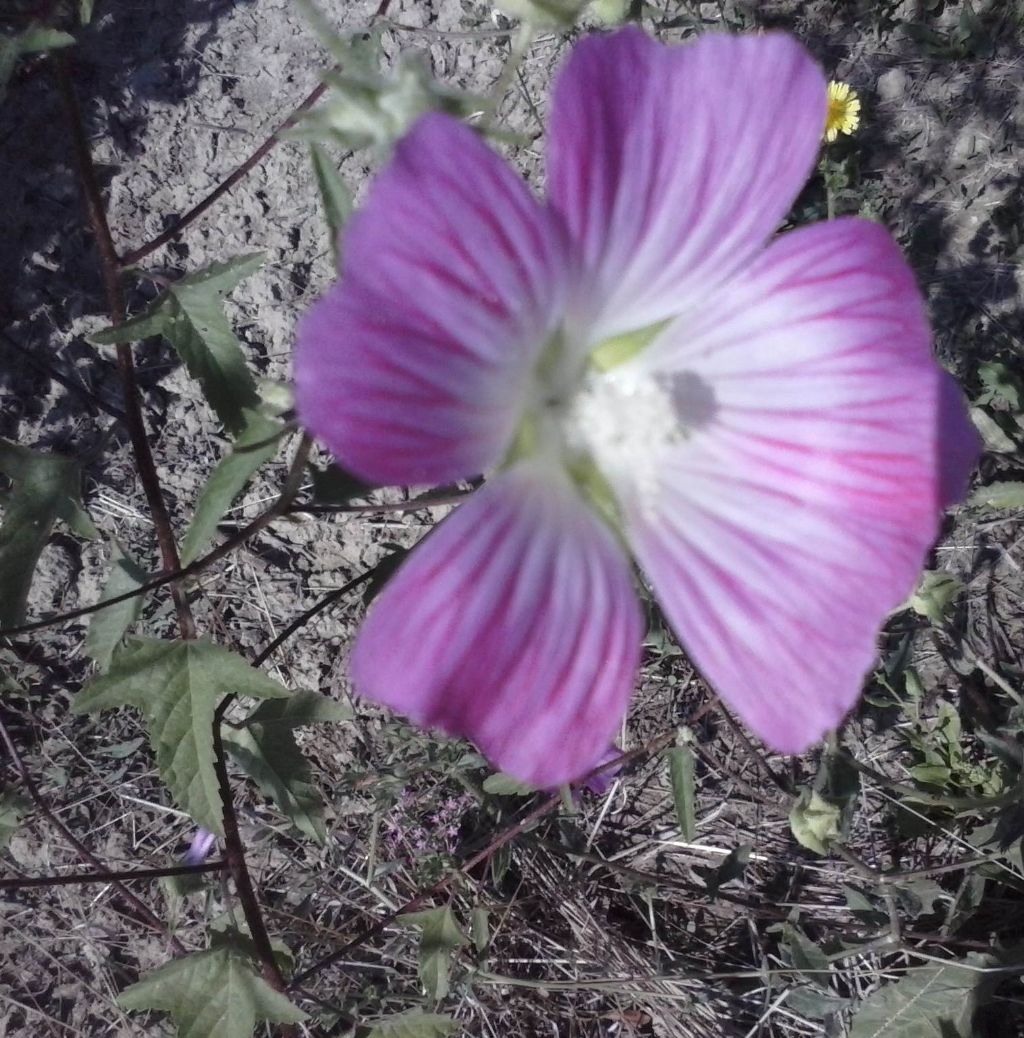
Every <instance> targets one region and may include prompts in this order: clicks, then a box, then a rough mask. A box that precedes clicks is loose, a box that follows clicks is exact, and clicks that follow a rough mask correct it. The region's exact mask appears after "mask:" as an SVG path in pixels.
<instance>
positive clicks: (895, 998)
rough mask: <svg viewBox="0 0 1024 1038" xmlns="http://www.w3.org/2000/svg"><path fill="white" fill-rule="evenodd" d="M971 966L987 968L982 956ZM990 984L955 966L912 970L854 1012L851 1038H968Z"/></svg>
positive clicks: (972, 960) (980, 975) (972, 958)
mask: <svg viewBox="0 0 1024 1038" xmlns="http://www.w3.org/2000/svg"><path fill="white" fill-rule="evenodd" d="M968 960H969V964H970V965H986V964H987V963H988V961H989V960H987V959H986V958H985V957H984V956H981V955H971V956H969V957H968ZM985 980H986V977H985V974H983V973H979V972H978V971H977V970H972V969H964V968H963V966H960V965H958V964H956V963H948V964H944V965H941V966H938V965H935V966H923V967H920V968H914V969H911V970H908V971H907V973H906V974H905V975H904V976H903V977H902V978H901V979H900V980H898V981H896V983H894V984H886V985H885V986H884V987H881V988H879V989H878V990H877V991H875V992H874V993H873V994H871V995H869V996H868V998H866V999H865V1000H864V1001H863V1002H862V1003H861V1004H860V1005H859V1006H858V1007H857V1009H856V1010H855V1012H854V1015H853V1021H852V1024H851V1029H850V1038H958V1036H959V1038H969V1036H970V1035H971V1020H972V1018H973V1016H974V1010H975V1006H976V998H977V994H978V989H979V987H980V986H981V985H982V983H983V982H984V981H985Z"/></svg>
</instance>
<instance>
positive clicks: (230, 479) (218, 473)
mask: <svg viewBox="0 0 1024 1038" xmlns="http://www.w3.org/2000/svg"><path fill="white" fill-rule="evenodd" d="M242 420H243V422H244V423H245V428H244V429H243V430H242V431H241V432H240V433H239V434H238V437H237V438H236V440H235V442H234V443H233V444H232V446H231V451H230V452H229V453H228V454H227V455H226V456H225V457H223V458H221V460H220V461H219V462H218V463H217V467H216V468H215V469H214V470H213V472H212V473H211V474H210V478H209V479H208V480H207V482H206V486H205V487H203V490H202V493H201V494H200V495H199V500H198V501H197V502H196V510H195V514H194V515H193V516H192V522H191V523H190V524H189V528H188V531H187V532H186V533H185V538H184V540H183V541H182V543H181V561H182V563H183V564H184V565H186V566H187V565H188V564H189V563H190V562H194V561H195V560H196V559H198V558H199V556H200V555H202V553H203V552H204V551H205V550H206V549H207V547H209V545H210V543H211V542H212V541H213V539H214V537H215V536H216V534H217V524H218V523H219V522H220V521H221V519H223V518H224V513H225V512H226V511H227V510H228V509H229V508H230V507H231V505H232V503H233V502H234V500H235V498H236V497H238V495H239V494H240V493H241V492H242V491H243V490H244V489H245V485H246V484H247V483H248V482H249V480H250V479H251V478H252V475H253V473H254V472H255V471H256V470H257V469H258V468H259V467H260V466H261V465H264V464H266V463H267V462H268V461H270V459H271V458H273V457H274V455H275V454H277V452H278V450H279V448H280V445H281V435H282V434H283V433H284V431H285V428H286V427H285V425H284V423H283V422H280V421H278V420H277V419H276V418H267V417H265V416H264V415H262V414H260V412H259V411H252V410H249V409H248V408H246V409H245V410H244V411H243V418H242Z"/></svg>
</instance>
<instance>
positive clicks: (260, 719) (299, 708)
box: [245, 691, 352, 728]
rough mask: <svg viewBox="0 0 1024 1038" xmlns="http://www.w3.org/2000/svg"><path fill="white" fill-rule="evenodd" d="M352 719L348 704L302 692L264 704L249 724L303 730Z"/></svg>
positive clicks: (252, 714)
mask: <svg viewBox="0 0 1024 1038" xmlns="http://www.w3.org/2000/svg"><path fill="white" fill-rule="evenodd" d="M351 716H352V710H351V709H350V708H349V707H348V706H347V705H346V704H345V703H339V702H338V700H336V699H328V698H327V696H322V695H320V693H319V692H306V691H299V692H296V693H295V694H294V695H291V696H289V697H288V698H287V699H267V700H264V701H263V702H262V703H260V705H259V706H258V707H256V709H255V710H254V711H253V712H252V713H251V714H250V715H249V717H248V718H246V720H245V724H246V725H253V724H259V725H262V726H263V727H265V728H267V727H270V726H271V725H279V726H281V727H283V728H301V727H302V726H303V725H307V724H321V723H325V722H326V723H331V722H336V721H347V720H348V719H349V718H350V717H351Z"/></svg>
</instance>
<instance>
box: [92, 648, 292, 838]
mask: <svg viewBox="0 0 1024 1038" xmlns="http://www.w3.org/2000/svg"><path fill="white" fill-rule="evenodd" d="M231 694H236V695H240V696H249V697H250V698H253V699H278V698H283V697H285V696H287V695H288V694H289V693H288V690H287V689H286V688H284V687H283V686H282V685H279V684H278V683H277V682H276V681H273V680H271V679H270V678H268V677H267V676H266V675H265V674H263V673H262V672H261V671H258V670H256V669H254V668H253V667H250V666H249V664H248V663H246V662H245V660H243V659H242V658H241V656H237V655H236V654H235V653H233V652H229V651H228V650H227V649H224V648H222V647H221V646H219V645H214V644H213V642H209V641H206V640H197V641H162V640H160V639H157V638H132V639H130V640H129V641H128V643H127V645H126V646H125V648H124V649H122V650H121V651H120V652H119V653H118V654H117V655H116V656H115V657H114V659H113V662H112V663H111V666H110V670H109V671H108V672H107V674H106V675H104V676H103V677H100V678H97V679H96V680H95V681H93V682H92V684H90V685H88V686H87V687H86V688H85V689H84V690H83V691H82V692H81V693H80V694H79V696H78V698H77V699H76V700H75V703H74V706H73V709H74V710H75V712H76V713H93V712H95V711H98V710H106V709H109V708H111V707H117V706H133V707H135V708H136V709H138V710H141V711H142V713H143V714H144V715H145V717H146V722H147V726H148V729H149V739H150V743H151V745H152V747H153V751H154V753H155V754H156V763H157V768H158V769H159V771H160V776H161V778H162V779H163V780H164V782H165V783H166V784H167V787H168V789H170V791H171V793H172V794H173V796H174V798H175V800H176V801H177V802H178V804H179V805H180V806H181V808H182V809H183V810H185V811H187V812H188V813H189V814H190V815H191V816H192V818H194V819H195V820H196V821H197V822H198V823H199V824H200V825H201V826H203V827H204V828H206V829H209V830H210V831H211V832H214V833H216V834H217V835H218V836H223V835H224V828H223V822H222V818H221V802H220V793H219V790H218V785H217V775H216V771H215V769H214V750H213V717H214V713H215V712H216V709H217V706H218V705H219V704H220V702H221V700H222V699H223V698H224V697H225V696H227V695H231Z"/></svg>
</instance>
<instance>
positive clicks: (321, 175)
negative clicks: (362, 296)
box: [309, 143, 353, 268]
mask: <svg viewBox="0 0 1024 1038" xmlns="http://www.w3.org/2000/svg"><path fill="white" fill-rule="evenodd" d="M309 157H310V159H311V161H312V163H313V174H314V176H315V177H316V186H317V187H318V188H319V189H320V201H321V202H322V203H323V207H324V218H325V219H326V221H327V237H328V238H329V239H330V243H331V253H332V254H333V256H334V266H335V267H336V268H337V267H340V266H341V232H342V229H343V228H344V226H345V224H346V223H347V222H348V218H349V217H350V216H351V215H352V206H353V202H352V192H351V191H349V189H348V186H347V185H346V183H345V181H344V180H342V179H341V174H340V173H339V172H338V167H337V166H336V165H335V164H334V162H333V160H332V159H331V156H330V155H329V154H328V153H327V149H326V148H324V146H323V145H322V144H316V143H313V144H311V145H310V146H309Z"/></svg>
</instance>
